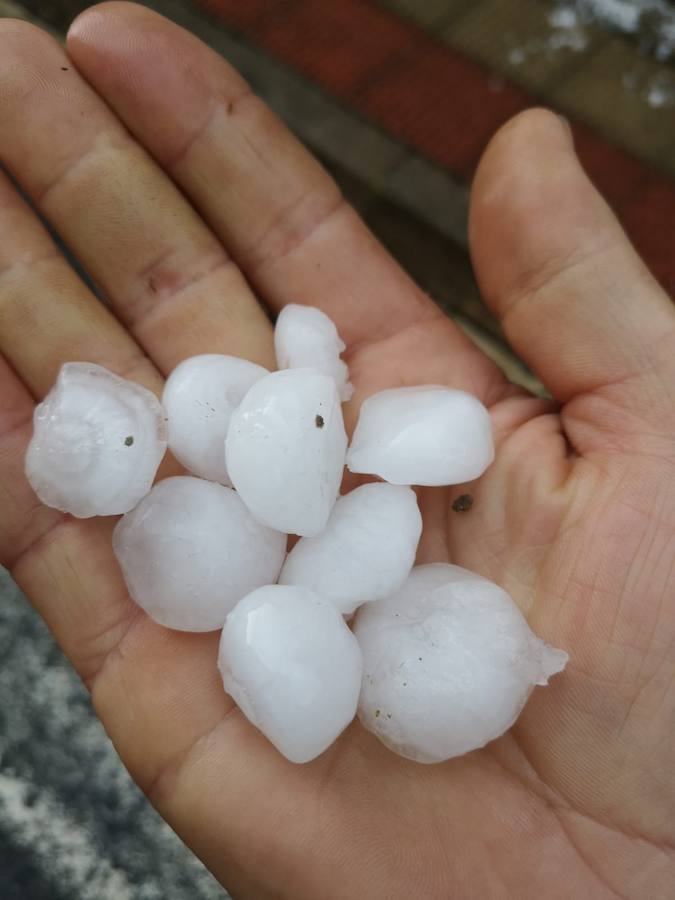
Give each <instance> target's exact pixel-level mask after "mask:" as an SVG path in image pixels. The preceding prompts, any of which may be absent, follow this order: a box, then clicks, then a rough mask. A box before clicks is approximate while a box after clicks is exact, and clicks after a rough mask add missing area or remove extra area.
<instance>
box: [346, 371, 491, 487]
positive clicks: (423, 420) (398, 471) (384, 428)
mask: <svg viewBox="0 0 675 900" xmlns="http://www.w3.org/2000/svg"><path fill="white" fill-rule="evenodd" d="M493 459H494V442H493V439H492V424H491V421H490V415H489V413H488V411H487V409H486V408H485V407H484V406H483V404H482V403H481V402H480V401H479V400H477V399H476V397H474V396H473V395H472V394H467V393H465V392H464V391H457V390H453V389H451V388H446V387H439V386H436V385H419V386H416V387H403V388H391V389H389V390H385V391H381V392H380V393H379V394H373V395H372V396H371V397H368V399H367V400H365V401H364V403H363V406H362V407H361V413H360V415H359V420H358V423H357V425H356V430H355V431H354V436H353V438H352V442H351V446H350V448H349V451H348V453H347V467H348V468H349V469H350V471H352V472H360V473H363V474H368V475H379V476H380V478H384V479H385V481H389V482H391V483H392V484H419V485H428V486H438V485H444V484H462V483H463V482H465V481H472V480H473V479H474V478H478V476H479V475H482V474H483V472H484V471H485V469H487V467H488V466H489V465H490V463H491V462H492V461H493Z"/></svg>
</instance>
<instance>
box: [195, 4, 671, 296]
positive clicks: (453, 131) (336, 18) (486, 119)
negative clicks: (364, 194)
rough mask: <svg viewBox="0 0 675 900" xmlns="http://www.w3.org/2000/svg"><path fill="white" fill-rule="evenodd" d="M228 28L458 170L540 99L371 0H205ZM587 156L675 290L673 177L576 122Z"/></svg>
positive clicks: (467, 171)
mask: <svg viewBox="0 0 675 900" xmlns="http://www.w3.org/2000/svg"><path fill="white" fill-rule="evenodd" d="M198 2H199V3H200V5H202V6H203V7H205V8H206V9H208V10H209V11H210V12H212V13H214V14H215V15H216V16H217V17H219V18H220V19H221V20H222V21H224V22H225V23H226V24H227V25H228V26H229V27H232V28H234V29H236V30H239V31H240V32H241V33H243V35H244V36H245V37H247V38H248V39H249V40H250V41H251V42H253V43H255V44H257V45H258V46H260V47H262V48H263V49H264V50H266V51H268V52H269V53H271V54H273V55H275V56H277V57H278V58H280V59H282V60H284V61H285V62H286V63H288V64H289V65H291V66H292V67H294V68H296V69H297V70H299V71H301V72H302V73H303V74H305V75H306V76H307V77H308V78H310V79H311V80H313V81H315V82H316V83H317V84H319V85H321V86H322V87H323V88H325V89H326V90H327V91H329V92H331V93H333V94H334V95H335V96H336V97H337V98H338V99H339V100H340V101H341V102H342V103H343V104H344V105H346V106H348V107H350V108H352V109H353V110H354V111H356V112H357V113H360V114H361V115H362V116H364V117H365V118H367V119H369V120H370V121H372V122H375V123H377V124H378V125H379V126H380V127H381V128H383V129H384V130H386V131H387V132H389V133H390V134H391V135H394V136H395V137H397V138H398V139H400V140H402V141H404V142H405V143H407V144H408V145H410V146H411V147H412V148H413V149H414V150H416V151H418V152H419V153H420V154H422V155H423V156H426V157H427V158H429V159H431V160H433V161H435V162H436V163H438V164H440V165H442V166H444V167H445V168H447V169H448V170H450V171H451V172H452V173H454V174H455V175H459V176H461V177H463V178H467V179H468V178H470V176H471V173H472V171H473V170H474V168H475V166H476V164H477V162H478V159H479V158H480V154H481V152H482V151H483V149H484V147H485V145H486V143H487V141H488V139H489V137H490V135H491V134H493V133H494V132H495V131H496V129H497V128H498V127H499V126H500V125H501V124H502V123H503V122H505V121H506V120H507V119H508V118H510V117H511V116H512V115H513V114H514V113H516V112H518V111H519V110H521V109H524V108H526V107H528V106H531V105H534V104H535V102H536V101H535V100H534V99H533V98H531V97H530V96H529V95H528V94H527V93H526V92H525V91H523V90H521V89H520V88H519V87H517V86H515V85H513V84H511V83H509V82H508V81H504V80H503V79H498V78H496V77H495V76H494V74H493V73H491V72H489V71H488V70H487V69H485V68H484V67H482V66H480V65H477V64H476V63H474V62H472V61H470V60H468V59H466V58H464V57H463V56H461V55H460V54H458V53H456V52H454V51H452V50H451V49H449V48H448V47H446V46H445V45H442V44H441V43H440V42H437V41H436V40H435V39H434V38H433V36H432V35H430V34H428V33H426V32H424V31H422V30H421V29H419V28H417V27H416V26H415V25H413V24H411V23H408V22H404V21H403V20H402V19H398V18H397V17H396V16H394V15H393V14H391V13H389V12H387V11H385V10H383V9H381V8H379V7H376V6H374V5H372V3H370V2H368V0H340V2H339V3H336V2H335V0H246V2H242V0H198ZM573 128H574V131H575V137H576V143H577V149H578V152H579V156H580V158H581V160H582V162H583V164H584V165H585V167H586V169H587V171H588V172H589V174H590V175H591V177H592V178H593V179H594V181H595V182H596V183H597V184H598V186H599V187H600V189H601V190H602V191H603V193H604V195H605V196H606V197H607V199H608V200H609V202H610V203H611V204H612V206H613V207H614V209H615V210H616V211H617V213H618V214H619V216H620V218H621V219H622V221H623V222H624V224H625V226H626V228H627V229H628V232H629V234H630V235H631V237H632V238H633V240H634V242H635V244H636V246H637V247H638V249H639V250H640V252H641V253H642V255H643V256H644V257H645V259H646V260H647V262H648V264H649V265H650V267H651V268H652V270H653V271H654V272H655V274H656V275H657V277H658V278H659V279H660V281H661V282H662V283H663V284H664V285H665V286H666V287H667V288H668V289H669V290H670V291H671V293H672V292H673V291H674V290H675V254H673V253H672V250H671V246H672V235H673V234H675V184H673V182H672V181H670V180H669V179H667V178H666V177H665V176H662V175H660V174H659V173H658V172H655V171H654V170H651V169H650V168H649V167H648V166H646V165H644V164H643V163H641V162H639V161H637V160H635V159H633V158H632V157H630V156H629V155H628V154H626V153H624V152H623V151H622V150H621V149H619V148H617V147H615V146H613V145H611V144H610V143H608V142H607V141H606V140H604V139H603V138H602V137H600V136H599V135H597V134H595V133H593V132H592V131H590V130H589V129H588V128H585V127H584V126H582V125H580V124H579V123H573Z"/></svg>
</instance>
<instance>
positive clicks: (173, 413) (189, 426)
mask: <svg viewBox="0 0 675 900" xmlns="http://www.w3.org/2000/svg"><path fill="white" fill-rule="evenodd" d="M267 374H268V372H267V369H264V368H263V367H262V366H257V365H256V364H255V363H252V362H249V361H248V360H246V359H238V358H237V357H235V356H222V355H221V354H218V353H206V354H203V355H202V356H192V357H190V358H189V359H186V360H184V361H183V362H182V363H180V365H178V366H177V367H176V368H175V369H174V370H173V372H172V373H171V375H170V376H169V378H168V380H167V382H166V386H165V388H164V395H163V397H162V404H163V406H164V410H165V412H166V416H167V418H168V428H169V448H170V449H171V452H172V453H173V455H174V456H175V457H176V459H177V460H178V461H179V462H180V463H182V465H184V466H185V468H186V469H188V470H189V471H190V472H192V473H193V474H194V475H199V477H200V478H206V479H208V480H209V481H219V482H220V483H221V484H226V485H231V482H230V479H229V477H228V474H227V467H226V465H225V438H226V436H227V429H228V426H229V424H230V417H231V415H232V412H233V410H234V409H235V408H236V407H237V406H239V404H240V403H241V401H242V400H243V398H244V394H246V392H247V391H248V389H249V388H250V387H251V385H252V384H254V383H255V382H256V381H258V379H259V378H262V377H263V375H267Z"/></svg>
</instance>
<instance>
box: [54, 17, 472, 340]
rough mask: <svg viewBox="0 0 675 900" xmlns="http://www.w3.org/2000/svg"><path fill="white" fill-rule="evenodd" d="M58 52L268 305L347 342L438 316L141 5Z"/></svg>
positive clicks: (212, 64) (229, 89)
mask: <svg viewBox="0 0 675 900" xmlns="http://www.w3.org/2000/svg"><path fill="white" fill-rule="evenodd" d="M68 52H69V53H70V55H71V57H72V59H73V60H74V62H75V63H76V65H77V67H78V69H79V70H80V71H81V72H82V73H83V74H84V76H85V77H86V78H87V80H88V81H89V82H90V83H91V84H92V85H93V86H94V87H95V89H96V90H97V91H98V93H99V94H100V95H101V96H102V97H103V98H104V99H105V100H106V102H107V103H108V104H109V105H110V106H112V108H113V109H114V110H115V111H116V112H117V114H118V116H119V117H120V118H121V119H122V121H123V122H124V123H125V125H126V126H127V127H128V128H129V130H130V131H131V132H132V133H133V134H134V135H135V136H136V137H137V138H138V139H139V140H140V142H141V143H142V144H144V145H145V147H146V148H147V149H148V150H149V151H150V152H151V153H152V155H153V156H154V157H155V158H156V159H157V160H158V161H159V162H160V163H161V164H162V165H163V166H164V167H165V168H166V170H167V171H168V172H169V173H170V174H171V175H172V177H173V178H174V179H175V180H176V181H177V182H178V184H179V185H180V186H181V187H182V188H183V190H184V191H185V192H186V193H187V194H188V196H189V197H190V198H191V200H192V201H193V203H194V204H195V205H196V206H197V207H198V209H199V210H200V211H201V212H202V213H203V214H204V216H205V218H206V219H207V221H208V222H209V223H210V224H211V226H212V227H213V229H214V230H215V231H216V233H217V234H218V235H219V236H220V237H221V239H222V240H223V242H224V244H225V245H226V247H227V248H228V250H229V252H230V253H231V254H232V255H233V257H234V258H235V259H236V261H237V262H238V264H239V266H240V267H241V268H242V269H243V271H244V272H245V274H246V275H247V277H248V278H249V280H250V281H251V282H252V283H253V284H254V285H255V287H256V288H257V289H258V291H259V293H260V294H261V296H262V297H263V298H264V299H265V300H266V302H267V303H268V304H269V305H270V307H272V308H273V309H275V310H278V309H279V308H281V307H282V306H283V305H284V304H286V303H289V302H295V303H304V304H310V305H314V306H320V307H322V308H323V309H324V310H325V311H326V312H327V313H328V314H329V315H330V316H331V317H332V318H333V319H334V321H335V322H336V323H337V325H338V328H339V330H340V332H341V334H342V335H343V337H344V339H345V340H346V342H347V343H348V344H355V343H360V342H361V341H364V340H373V339H378V338H382V337H387V336H389V335H392V334H395V333H398V332H400V331H402V330H403V329H404V328H406V327H408V326H410V325H411V324H413V323H415V322H419V321H420V320H423V319H425V318H434V317H437V316H439V315H440V313H439V310H438V308H437V307H436V306H435V304H434V303H433V302H432V301H431V300H430V299H429V298H428V297H427V296H426V295H425V294H424V293H423V292H422V291H421V290H420V289H419V288H418V287H417V286H416V285H415V284H414V283H413V282H412V281H411V279H410V278H409V277H408V276H407V275H406V274H405V273H404V272H403V271H402V269H401V268H400V267H399V266H398V265H397V264H396V263H395V262H394V260H393V259H392V258H391V257H390V256H389V254H388V253H387V252H386V251H385V249H384V248H383V247H382V246H381V245H380V244H379V242H378V241H377V240H376V239H375V238H374V237H373V235H372V234H371V233H370V231H369V230H368V229H367V227H366V226H365V224H364V223H363V222H362V221H361V220H360V218H359V217H358V216H357V214H356V213H355V212H354V210H353V209H351V207H349V205H348V204H347V203H345V201H344V200H343V199H342V198H341V195H340V192H339V190H338V188H337V186H336V185H335V183H334V181H333V180H332V178H331V177H330V176H329V175H328V174H327V172H325V171H324V169H323V168H322V167H321V166H320V165H319V163H318V162H317V161H316V160H315V159H314V158H313V157H312V156H311V154H309V153H308V152H307V151H306V150H305V149H304V148H303V147H302V146H301V144H300V143H299V142H298V141H297V140H296V139H295V137H294V136H293V135H292V134H291V133H290V132H289V131H288V130H287V129H286V128H285V127H284V126H283V125H282V123H281V122H280V121H279V120H278V119H277V118H276V116H275V115H274V114H273V113H272V112H271V110H269V109H268V108H267V107H266V106H265V104H264V103H263V102H262V101H260V100H259V99H258V98H256V97H255V96H254V95H253V94H252V92H251V90H250V88H249V87H248V85H247V84H246V83H245V82H244V80H243V79H242V78H241V77H240V76H239V75H238V73H237V72H235V71H234V69H233V68H232V67H231V66H229V65H228V63H227V62H225V60H223V59H222V58H221V57H220V56H218V55H217V54H216V53H214V52H213V51H212V50H210V49H209V48H207V47H205V46H204V45H203V44H202V43H201V42H200V41H198V40H197V39H196V38H194V37H193V36H192V35H190V34H188V33H187V32H186V31H184V30H183V29H181V28H179V27H178V26H177V25H174V24H173V23H171V22H169V21H167V20H166V19H164V18H162V17H161V16H159V15H157V14H156V13H154V12H151V11H150V10H147V9H145V8H143V7H140V6H134V5H132V4H129V3H106V4H103V5H102V6H98V7H95V8H94V9H92V10H89V11H87V12H85V13H84V14H83V15H82V16H80V17H79V18H78V19H77V20H76V22H75V23H74V25H73V26H72V28H71V30H70V34H69V39H68ZM449 331H451V334H452V335H454V337H455V338H456V339H457V341H458V342H460V343H461V344H464V340H465V339H464V338H463V336H462V335H461V334H460V332H459V331H458V330H457V329H449ZM451 340H452V337H451ZM452 349H457V348H452Z"/></svg>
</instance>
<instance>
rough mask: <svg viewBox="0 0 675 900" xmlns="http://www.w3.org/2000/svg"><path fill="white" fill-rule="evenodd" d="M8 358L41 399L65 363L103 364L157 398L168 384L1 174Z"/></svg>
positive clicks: (0, 283) (0, 267)
mask: <svg viewBox="0 0 675 900" xmlns="http://www.w3.org/2000/svg"><path fill="white" fill-rule="evenodd" d="M0 352H1V353H2V354H4V356H5V358H6V359H7V360H8V361H9V362H10V363H11V365H12V367H13V368H14V370H15V372H16V373H17V374H18V375H19V377H20V378H21V380H22V381H23V383H24V384H25V385H26V386H27V387H28V388H29V390H30V391H31V393H32V394H33V396H35V397H37V398H41V397H42V396H44V394H45V393H46V392H47V391H48V390H49V388H50V387H51V386H52V384H53V382H54V380H55V378H56V375H57V373H58V370H59V368H60V366H61V365H62V363H64V362H68V361H69V360H78V361H85V362H86V361H91V362H96V363H99V364H100V365H102V366H105V367H106V368H108V369H111V370H112V371H114V372H116V373H117V374H119V375H123V376H124V377H128V378H132V379H133V380H135V381H138V382H139V383H141V384H143V385H145V387H148V388H149V389H151V390H154V391H155V392H156V393H159V392H160V391H161V388H162V379H161V377H160V375H159V373H158V372H157V370H156V369H155V368H154V366H153V365H152V363H151V362H150V360H149V359H148V357H147V356H146V355H145V354H144V353H143V351H142V350H141V348H140V347H139V346H138V344H137V343H136V342H135V341H134V340H133V338H132V337H131V336H130V335H129V334H128V332H126V331H125V329H124V328H123V327H122V326H121V325H120V323H119V322H118V321H117V320H116V319H115V317H114V316H113V315H112V314H111V313H110V311H109V310H108V309H106V307H105V306H103V304H102V303H100V302H99V301H98V300H97V299H96V298H95V297H94V296H93V294H92V293H91V291H90V290H89V289H88V288H87V287H86V285H85V284H84V282H83V281H82V280H81V279H80V278H79V277H78V276H77V275H76V273H75V271H74V270H73V269H72V268H71V266H70V265H69V264H68V262H67V261H66V259H65V257H64V256H63V255H62V254H61V253H60V252H59V251H58V249H57V247H56V246H55V244H54V242H53V241H52V239H51V238H50V237H49V235H48V234H47V232H46V230H45V229H44V227H43V226H42V225H41V224H40V222H39V221H38V219H37V218H36V216H35V215H34V214H33V212H32V211H31V209H30V208H29V207H28V205H27V204H26V202H25V201H24V200H23V199H22V198H21V197H20V196H19V195H18V193H17V192H16V190H15V189H14V187H13V185H12V184H11V183H10V181H9V179H8V178H7V177H6V176H5V175H3V174H2V172H0Z"/></svg>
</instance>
